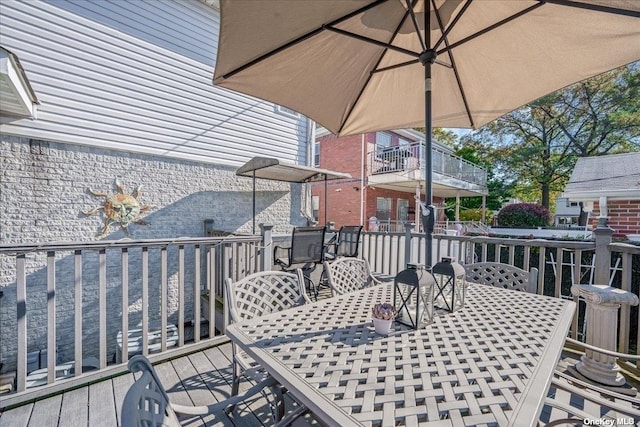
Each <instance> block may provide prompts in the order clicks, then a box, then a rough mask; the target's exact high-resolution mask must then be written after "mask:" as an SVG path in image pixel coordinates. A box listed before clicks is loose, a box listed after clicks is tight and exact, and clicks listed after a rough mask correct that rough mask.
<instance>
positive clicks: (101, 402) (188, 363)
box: [0, 343, 615, 427]
mask: <svg viewBox="0 0 640 427" xmlns="http://www.w3.org/2000/svg"><path fill="white" fill-rule="evenodd" d="M231 354H232V353H231V344H230V343H225V344H222V345H219V346H217V347H211V348H208V349H205V350H203V351H199V352H196V353H192V354H190V355H188V356H182V357H179V358H175V359H173V360H170V361H165V362H161V363H159V364H156V365H155V367H156V371H157V372H158V376H159V377H160V379H161V381H162V383H163V385H164V386H165V388H166V389H167V392H168V394H169V397H170V399H171V401H173V402H175V403H180V404H184V405H193V404H196V405H200V404H209V403H214V402H218V401H221V400H224V399H226V398H228V397H229V396H230V393H231V379H232V364H231V357H232V356H231ZM575 362H576V360H575V359H572V358H571V357H566V355H564V356H563V359H562V360H561V362H560V363H559V364H558V368H559V369H561V370H562V369H563V368H566V367H567V366H570V365H572V364H575ZM134 379H135V378H134V375H133V374H130V373H128V374H124V375H121V376H118V377H115V378H111V379H107V380H104V381H101V382H98V383H95V384H91V385H89V386H86V387H82V388H78V389H74V390H69V391H66V392H64V393H63V394H59V395H56V396H53V397H49V398H45V399H41V400H39V401H37V402H36V403H27V404H24V405H22V406H18V407H16V408H12V409H10V410H7V411H5V412H3V413H1V414H0V427H41V426H49V425H51V426H56V425H58V426H60V427H65V426H74V427H75V426H77V427H80V426H84V425H87V426H90V427H96V426H97V427H102V426H106V427H114V426H117V425H118V423H119V421H120V408H121V406H122V401H123V399H124V395H125V393H126V391H127V389H128V387H129V386H130V385H131V384H132V383H133V381H134ZM246 387H248V384H247V382H246V381H245V382H243V383H242V384H241V389H244V388H246ZM552 393H553V394H554V395H555V399H556V400H557V401H559V402H564V403H571V404H572V405H573V406H575V407H578V408H581V409H582V408H584V409H585V411H586V412H588V413H590V414H599V415H604V414H605V412H606V411H602V409H601V408H599V407H597V406H592V404H591V403H585V402H584V401H583V399H582V398H579V397H577V396H574V395H571V393H567V392H564V391H562V390H555V389H552ZM285 398H286V401H287V410H291V409H292V408H294V407H295V402H293V400H292V399H291V398H290V397H288V396H286V397H285ZM607 415H609V416H614V417H615V413H609V414H607ZM565 417H566V415H564V413H563V411H562V410H558V409H553V408H550V407H548V406H546V407H545V409H544V410H543V413H542V416H541V419H542V420H545V421H546V420H549V419H551V420H553V419H558V418H565ZM181 421H182V422H183V423H184V424H185V425H187V426H201V425H206V426H218V427H221V426H222V427H262V426H264V425H272V424H273V423H272V419H271V412H270V409H269V406H268V404H267V401H266V399H265V398H264V397H262V396H261V395H257V397H256V398H254V399H252V400H251V401H250V402H248V403H243V404H241V405H239V406H238V407H237V408H236V410H235V411H234V412H233V413H231V414H230V415H229V416H227V415H226V414H224V412H223V411H221V413H220V414H218V413H216V414H213V415H209V416H204V417H190V418H181ZM309 424H312V425H318V423H317V422H315V420H313V418H312V417H311V416H310V415H307V416H305V417H304V418H301V419H299V420H297V421H296V423H295V425H296V426H297V425H309Z"/></svg>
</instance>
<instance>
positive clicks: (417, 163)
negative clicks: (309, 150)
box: [311, 129, 487, 231]
mask: <svg viewBox="0 0 640 427" xmlns="http://www.w3.org/2000/svg"><path fill="white" fill-rule="evenodd" d="M423 157H424V136H423V134H422V133H421V132H417V131H414V130H412V129H404V130H395V131H384V132H370V133H366V134H360V135H352V136H345V137H341V138H338V137H336V136H335V135H332V134H330V133H328V132H327V131H326V130H324V129H319V130H318V132H317V135H316V142H315V147H314V166H316V167H320V168H324V169H330V170H335V171H340V172H347V173H349V174H351V176H352V177H353V178H352V179H349V180H336V181H330V182H328V183H327V186H326V194H325V186H324V184H315V185H313V186H312V189H311V194H312V204H313V214H314V217H315V218H316V220H317V221H318V222H319V223H320V224H324V223H326V222H327V221H332V222H334V223H335V225H336V227H340V226H341V225H345V224H350V225H353V224H363V225H365V228H366V229H369V230H372V229H376V228H377V229H378V230H384V231H387V230H388V231H399V230H402V229H403V228H402V227H403V226H402V223H403V222H404V221H406V220H410V221H415V212H416V205H417V203H416V200H415V196H416V195H419V196H420V199H421V200H423V201H424V199H425V196H424V181H425V179H424V162H423ZM433 171H434V173H433V200H434V205H435V206H436V207H437V220H439V221H442V220H444V219H445V217H444V201H445V198H456V199H457V200H458V201H459V198H460V197H469V196H486V195H487V186H486V171H485V170H484V169H482V168H480V167H478V166H476V165H474V164H472V163H469V162H467V161H466V160H463V159H461V158H459V157H456V156H454V155H453V153H452V151H451V149H450V148H448V147H446V146H444V145H442V144H439V143H437V142H435V141H434V143H433ZM325 203H327V205H326V206H327V208H326V209H327V217H326V218H325V214H324V211H325ZM371 218H376V220H377V221H370V219H371ZM370 222H371V224H370ZM374 223H375V225H374Z"/></svg>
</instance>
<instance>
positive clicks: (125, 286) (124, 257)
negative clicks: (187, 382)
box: [120, 248, 129, 363]
mask: <svg viewBox="0 0 640 427" xmlns="http://www.w3.org/2000/svg"><path fill="white" fill-rule="evenodd" d="M120 267H121V277H122V295H121V297H122V349H121V350H122V354H121V358H122V359H121V360H122V363H127V361H128V360H129V251H128V250H127V248H122V250H121V252H120Z"/></svg>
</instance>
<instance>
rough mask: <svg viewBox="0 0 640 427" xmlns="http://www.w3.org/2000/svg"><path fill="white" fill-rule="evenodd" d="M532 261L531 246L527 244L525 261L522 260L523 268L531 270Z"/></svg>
mask: <svg viewBox="0 0 640 427" xmlns="http://www.w3.org/2000/svg"><path fill="white" fill-rule="evenodd" d="M530 262H531V246H525V247H524V255H523V261H522V264H523V266H522V268H523V269H524V270H527V271H529V270H531V267H530V265H529V263H530Z"/></svg>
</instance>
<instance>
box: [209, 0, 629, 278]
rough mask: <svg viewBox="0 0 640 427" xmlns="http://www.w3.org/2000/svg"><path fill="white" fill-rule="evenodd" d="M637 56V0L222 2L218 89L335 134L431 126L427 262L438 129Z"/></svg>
mask: <svg viewBox="0 0 640 427" xmlns="http://www.w3.org/2000/svg"><path fill="white" fill-rule="evenodd" d="M425 8H427V9H428V11H429V13H424V11H425ZM425 28H428V29H429V31H426V32H425V31H424V29H425ZM638 59H640V1H638V0H475V1H473V0H431V1H429V0H335V1H334V0H298V1H291V0H262V1H255V0H221V24H220V38H219V46H218V58H217V63H216V68H215V75H214V84H216V85H220V86H224V87H227V88H229V89H233V90H236V91H239V92H242V93H246V94H249V95H254V96H257V97H259V98H262V99H266V100H269V101H272V102H274V103H277V104H280V105H284V106H287V107H289V108H292V109H294V110H296V111H299V112H300V113H302V114H304V115H306V116H308V117H310V118H312V119H313V120H315V121H317V122H318V123H320V124H321V125H323V126H324V127H326V128H327V129H329V130H330V131H331V132H333V133H335V134H336V135H347V134H355V133H363V132H369V131H375V130H382V129H397V128H405V127H425V133H426V138H425V139H426V144H425V151H426V152H425V176H426V185H425V189H426V191H425V193H426V203H427V205H428V206H429V207H430V210H431V215H430V217H429V218H430V221H428V222H429V224H428V226H427V227H426V230H427V231H426V234H427V243H426V245H427V247H426V263H427V265H428V266H430V265H431V242H432V237H431V234H432V228H433V226H432V224H433V210H432V209H433V208H432V207H431V204H432V189H431V130H432V127H433V126H437V127H454V128H455V127H458V128H477V127H479V126H482V125H484V124H485V123H488V122H490V121H491V120H493V119H495V118H497V117H500V116H502V115H504V114H506V113H508V112H510V111H512V110H514V109H517V108H518V107H520V106H522V105H524V104H526V103H528V102H530V101H533V100H535V99H537V98H539V97H541V96H543V95H545V94H547V93H550V92H553V91H555V90H557V89H560V88H562V87H564V86H567V85H569V84H571V83H574V82H576V81H579V80H583V79H586V78H588V77H591V76H594V75H597V74H600V73H602V72H604V71H607V70H610V69H613V68H615V67H618V66H621V65H624V64H628V63H630V62H633V61H636V60H638Z"/></svg>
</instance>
